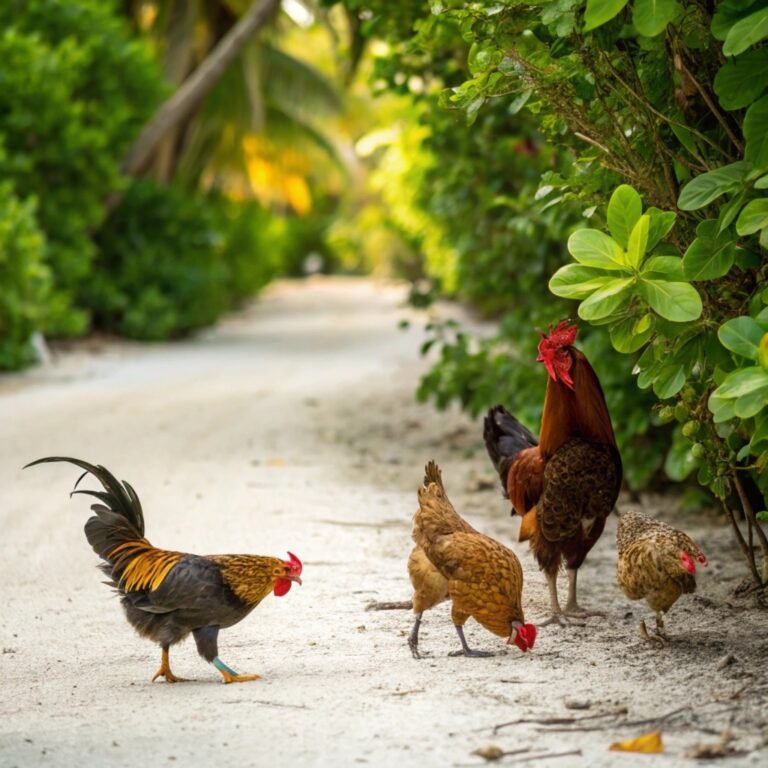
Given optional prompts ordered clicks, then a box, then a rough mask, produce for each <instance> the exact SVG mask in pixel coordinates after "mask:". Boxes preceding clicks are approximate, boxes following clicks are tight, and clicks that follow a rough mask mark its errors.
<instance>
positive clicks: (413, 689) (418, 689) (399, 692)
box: [389, 688, 424, 696]
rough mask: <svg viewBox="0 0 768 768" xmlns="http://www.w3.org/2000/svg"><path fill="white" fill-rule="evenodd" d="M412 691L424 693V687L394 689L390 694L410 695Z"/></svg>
mask: <svg viewBox="0 0 768 768" xmlns="http://www.w3.org/2000/svg"><path fill="white" fill-rule="evenodd" d="M412 693H424V689H423V688H411V690H410V691H392V693H390V694H389V695H390V696H410V694H412Z"/></svg>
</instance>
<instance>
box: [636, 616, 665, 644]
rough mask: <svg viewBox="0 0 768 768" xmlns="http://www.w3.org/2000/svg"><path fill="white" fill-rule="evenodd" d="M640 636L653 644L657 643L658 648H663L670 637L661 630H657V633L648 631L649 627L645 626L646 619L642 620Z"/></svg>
mask: <svg viewBox="0 0 768 768" xmlns="http://www.w3.org/2000/svg"><path fill="white" fill-rule="evenodd" d="M640 637H642V638H643V639H644V640H647V641H648V642H649V643H651V645H655V646H656V647H657V648H663V647H664V646H665V645H666V644H667V642H668V641H669V638H668V637H667V636H666V635H665V634H664V633H663V632H661V631H658V630H657V632H656V634H655V635H651V634H650V633H649V632H648V628H647V627H646V626H645V619H641V620H640Z"/></svg>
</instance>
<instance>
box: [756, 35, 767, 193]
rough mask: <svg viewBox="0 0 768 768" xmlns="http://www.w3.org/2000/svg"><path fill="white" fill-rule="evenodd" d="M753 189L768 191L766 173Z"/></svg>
mask: <svg viewBox="0 0 768 768" xmlns="http://www.w3.org/2000/svg"><path fill="white" fill-rule="evenodd" d="M766 50H768V49H766ZM755 189H768V173H766V174H765V176H761V177H760V178H759V179H758V180H757V181H756V182H755Z"/></svg>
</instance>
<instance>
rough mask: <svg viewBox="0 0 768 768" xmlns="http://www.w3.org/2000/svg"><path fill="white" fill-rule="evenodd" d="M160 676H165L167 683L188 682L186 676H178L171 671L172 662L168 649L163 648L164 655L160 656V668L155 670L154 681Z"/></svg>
mask: <svg viewBox="0 0 768 768" xmlns="http://www.w3.org/2000/svg"><path fill="white" fill-rule="evenodd" d="M158 677H164V678H165V681H166V682H167V683H186V682H188V680H187V678H186V677H176V675H174V674H173V672H171V662H170V659H169V658H168V649H167V648H163V655H162V656H161V658H160V668H159V669H158V670H157V672H155V676H154V677H153V678H152V682H153V683H154V682H155V680H157V678H158Z"/></svg>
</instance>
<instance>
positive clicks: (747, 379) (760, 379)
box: [712, 365, 768, 399]
mask: <svg viewBox="0 0 768 768" xmlns="http://www.w3.org/2000/svg"><path fill="white" fill-rule="evenodd" d="M762 389H766V390H768V371H764V370H763V369H762V368H761V367H760V366H757V365H756V366H752V367H750V368H739V369H738V370H736V371H732V372H731V373H729V374H728V375H727V376H726V377H725V381H724V382H723V383H722V384H721V385H720V386H719V387H718V388H717V389H716V390H715V391H714V392H713V393H712V394H713V395H714V394H717V396H718V397H720V398H723V399H725V398H734V397H742V396H743V395H749V394H751V393H752V392H759V391H761V390H762Z"/></svg>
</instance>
